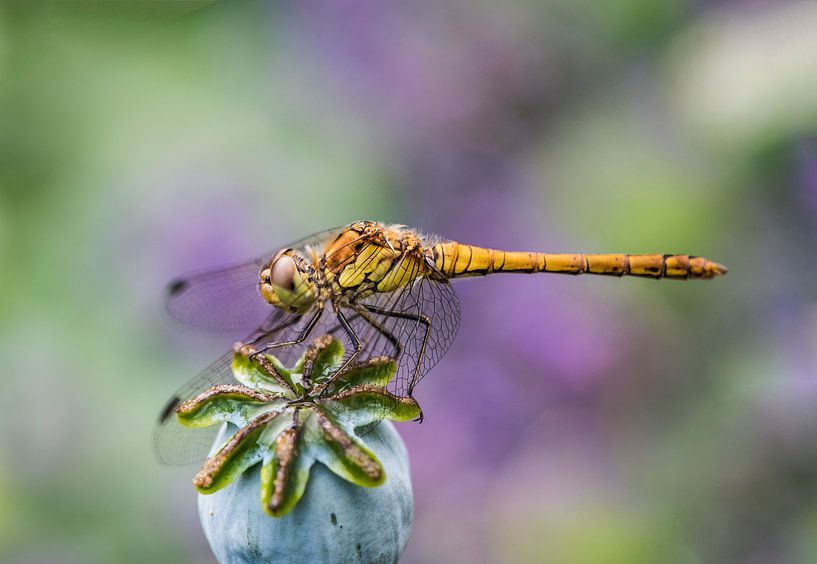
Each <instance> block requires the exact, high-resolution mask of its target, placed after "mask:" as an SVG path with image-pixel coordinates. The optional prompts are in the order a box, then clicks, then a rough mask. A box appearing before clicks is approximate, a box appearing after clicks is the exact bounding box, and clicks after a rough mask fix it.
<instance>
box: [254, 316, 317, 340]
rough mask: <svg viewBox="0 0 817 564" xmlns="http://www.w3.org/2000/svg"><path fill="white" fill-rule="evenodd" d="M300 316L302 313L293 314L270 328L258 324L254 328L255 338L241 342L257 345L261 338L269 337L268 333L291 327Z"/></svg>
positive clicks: (271, 333)
mask: <svg viewBox="0 0 817 564" xmlns="http://www.w3.org/2000/svg"><path fill="white" fill-rule="evenodd" d="M302 317H303V316H302V315H295V316H293V317H291V318H289V319H287V320H285V321H284V322H283V323H280V324H279V325H276V326H275V327H272V328H270V329H265V328H264V325H260V326H259V327H258V329H256V330H255V332H257V333H258V336H257V337H256V338H255V339H253V340H252V341H247V342H245V343H242V344H244V345H257V344H258V342H259V341H260V340H261V339H264V338H266V337H269V336H270V335H273V334H275V333H278V332H279V331H282V330H284V329H286V328H287V327H291V326H292V325H295V324H296V323H298V322H299V321H300V320H301V318H302ZM252 334H254V333H251V335H252Z"/></svg>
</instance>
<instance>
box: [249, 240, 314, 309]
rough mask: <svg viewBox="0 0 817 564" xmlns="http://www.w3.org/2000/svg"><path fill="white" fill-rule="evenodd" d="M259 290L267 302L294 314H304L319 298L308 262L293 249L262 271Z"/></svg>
mask: <svg viewBox="0 0 817 564" xmlns="http://www.w3.org/2000/svg"><path fill="white" fill-rule="evenodd" d="M260 288H261V295H262V296H264V299H265V300H267V301H268V302H269V303H271V304H272V305H274V306H275V307H277V308H280V309H283V310H285V311H290V312H292V313H305V312H306V311H308V310H309V308H311V307H312V304H314V303H315V299H316V298H317V296H318V290H317V286H316V284H315V282H314V281H313V280H312V279H311V278H310V276H309V266H308V264H307V262H306V259H304V258H303V257H302V256H300V255H299V254H297V253H296V252H295V251H294V250H292V249H286V250H283V251H280V252H279V253H276V255H275V256H274V257H272V260H271V261H270V264H269V266H268V267H266V268H264V269H263V270H262V271H261V284H260Z"/></svg>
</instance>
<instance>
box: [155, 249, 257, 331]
mask: <svg viewBox="0 0 817 564" xmlns="http://www.w3.org/2000/svg"><path fill="white" fill-rule="evenodd" d="M265 260H269V257H267V258H258V259H255V260H252V261H248V262H245V263H242V264H237V265H233V266H229V267H223V268H217V269H213V270H207V271H203V272H199V273H196V274H191V275H188V276H182V277H180V278H177V279H176V280H174V281H173V282H171V283H170V284H169V285H168V287H167V302H166V305H167V311H168V313H169V314H170V316H171V317H172V318H173V319H175V320H176V321H178V322H179V323H181V324H182V325H185V326H188V327H192V328H196V329H203V330H206V331H230V330H249V329H254V328H255V327H258V325H260V324H261V322H262V321H263V320H264V318H265V317H266V316H267V315H269V313H270V310H271V309H272V308H273V306H272V305H270V304H268V303H267V302H266V301H265V300H264V298H263V297H262V296H261V293H260V292H259V291H258V284H259V282H260V279H259V274H260V272H261V268H262V265H263V263H264V261H265Z"/></svg>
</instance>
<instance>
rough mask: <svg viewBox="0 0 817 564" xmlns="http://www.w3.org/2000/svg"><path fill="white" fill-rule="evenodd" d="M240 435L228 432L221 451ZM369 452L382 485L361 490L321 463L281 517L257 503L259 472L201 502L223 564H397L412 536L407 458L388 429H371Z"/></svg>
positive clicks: (207, 532)
mask: <svg viewBox="0 0 817 564" xmlns="http://www.w3.org/2000/svg"><path fill="white" fill-rule="evenodd" d="M234 431H235V428H232V429H228V428H226V427H225V429H224V430H222V432H221V435H220V436H219V438H218V439H217V441H216V444H222V443H223V442H224V441H226V440H227V439H228V438H229V437H230V435H231V434H232V433H233V432H234ZM366 444H367V445H368V446H369V448H370V449H371V450H372V452H373V453H375V455H376V456H377V458H378V459H379V460H380V462H381V463H382V466H383V470H384V471H385V474H386V479H385V481H384V482H383V484H382V485H380V486H377V487H363V486H359V485H357V484H354V483H352V482H349V481H347V480H345V479H344V478H341V477H340V476H338V475H337V474H335V473H333V472H332V471H330V470H329V469H328V468H327V467H326V466H324V465H323V464H321V463H316V464H315V465H314V466H312V469H311V472H310V476H309V481H308V483H307V486H306V490H305V492H304V495H303V497H302V498H301V499H300V501H299V502H298V503H297V504H296V505H295V506H294V507H293V509H292V510H291V511H290V512H289V513H287V514H286V515H283V516H282V517H271V516H270V515H269V514H268V513H266V512H265V511H264V509H263V507H262V504H261V503H259V491H260V489H261V474H260V472H258V471H253V470H251V471H248V472H244V473H243V474H242V475H241V476H240V477H239V478H238V479H236V480H235V481H234V482H233V483H232V484H230V485H229V486H227V487H224V488H222V489H220V490H218V491H216V492H214V493H212V494H207V495H199V503H198V505H199V516H200V518H201V524H202V527H203V528H204V532H205V535H206V536H207V540H208V541H209V543H210V547H211V549H212V550H213V554H215V556H216V558H217V559H218V561H219V562H221V563H223V564H226V563H231V564H232V563H239V562H242V563H245V562H246V563H255V562H292V563H303V562H310V563H321V562H332V563H334V562H338V563H347V562H384V563H385V562H397V560H398V558H399V557H400V554H402V552H403V550H404V549H405V547H406V543H407V542H408V538H409V534H410V533H411V520H412V509H413V500H412V491H411V479H410V472H409V460H408V453H407V451H406V447H405V444H404V443H403V440H402V439H401V438H400V435H399V434H398V433H397V431H396V430H395V429H394V426H393V425H392V424H391V422H389V421H383V422H382V423H380V424H379V425H377V427H375V428H374V429H372V430H371V431H370V432H369V433H368V434H367V435H366Z"/></svg>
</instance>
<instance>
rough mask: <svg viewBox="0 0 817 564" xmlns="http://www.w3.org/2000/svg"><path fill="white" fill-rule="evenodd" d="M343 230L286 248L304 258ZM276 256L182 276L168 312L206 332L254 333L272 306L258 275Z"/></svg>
mask: <svg viewBox="0 0 817 564" xmlns="http://www.w3.org/2000/svg"><path fill="white" fill-rule="evenodd" d="M342 229H343V228H342V227H338V228H334V229H328V230H326V231H322V232H320V233H316V234H314V235H310V236H309V237H305V238H303V239H300V240H298V241H295V242H292V243H290V244H289V245H287V246H285V247H284V248H291V249H295V250H297V251H299V252H301V253H303V254H304V255H305V256H309V254H310V253H311V252H315V251H317V252H318V253H319V252H320V248H321V246H322V245H323V244H324V243H325V242H326V241H329V240H331V239H332V238H333V237H335V236H336V235H337V233H339V232H340V231H341V230H342ZM274 254H275V252H270V253H267V254H265V255H261V256H260V257H258V258H256V259H252V260H248V261H246V262H243V263H240V264H235V265H231V266H226V267H221V268H214V269H209V270H204V271H201V272H197V273H193V274H189V275H187V276H181V277H179V278H177V279H176V280H174V281H173V282H171V283H170V284H168V287H167V301H166V304H167V311H168V313H169V314H170V316H171V317H172V318H173V319H175V320H176V321H177V322H179V323H180V324H182V325H184V326H187V327H191V328H194V329H202V330H205V331H235V330H251V329H255V328H256V327H258V326H259V324H260V323H261V322H262V321H263V320H264V319H265V318H266V317H267V316H268V315H269V314H270V310H271V308H273V306H271V305H270V304H268V303H267V302H266V300H264V298H263V297H262V296H261V293H260V292H259V290H258V285H259V282H260V279H259V275H260V273H261V270H262V268H263V267H264V266H265V265H266V264H268V263H269V261H270V259H271V258H272V256H273V255H274Z"/></svg>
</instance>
